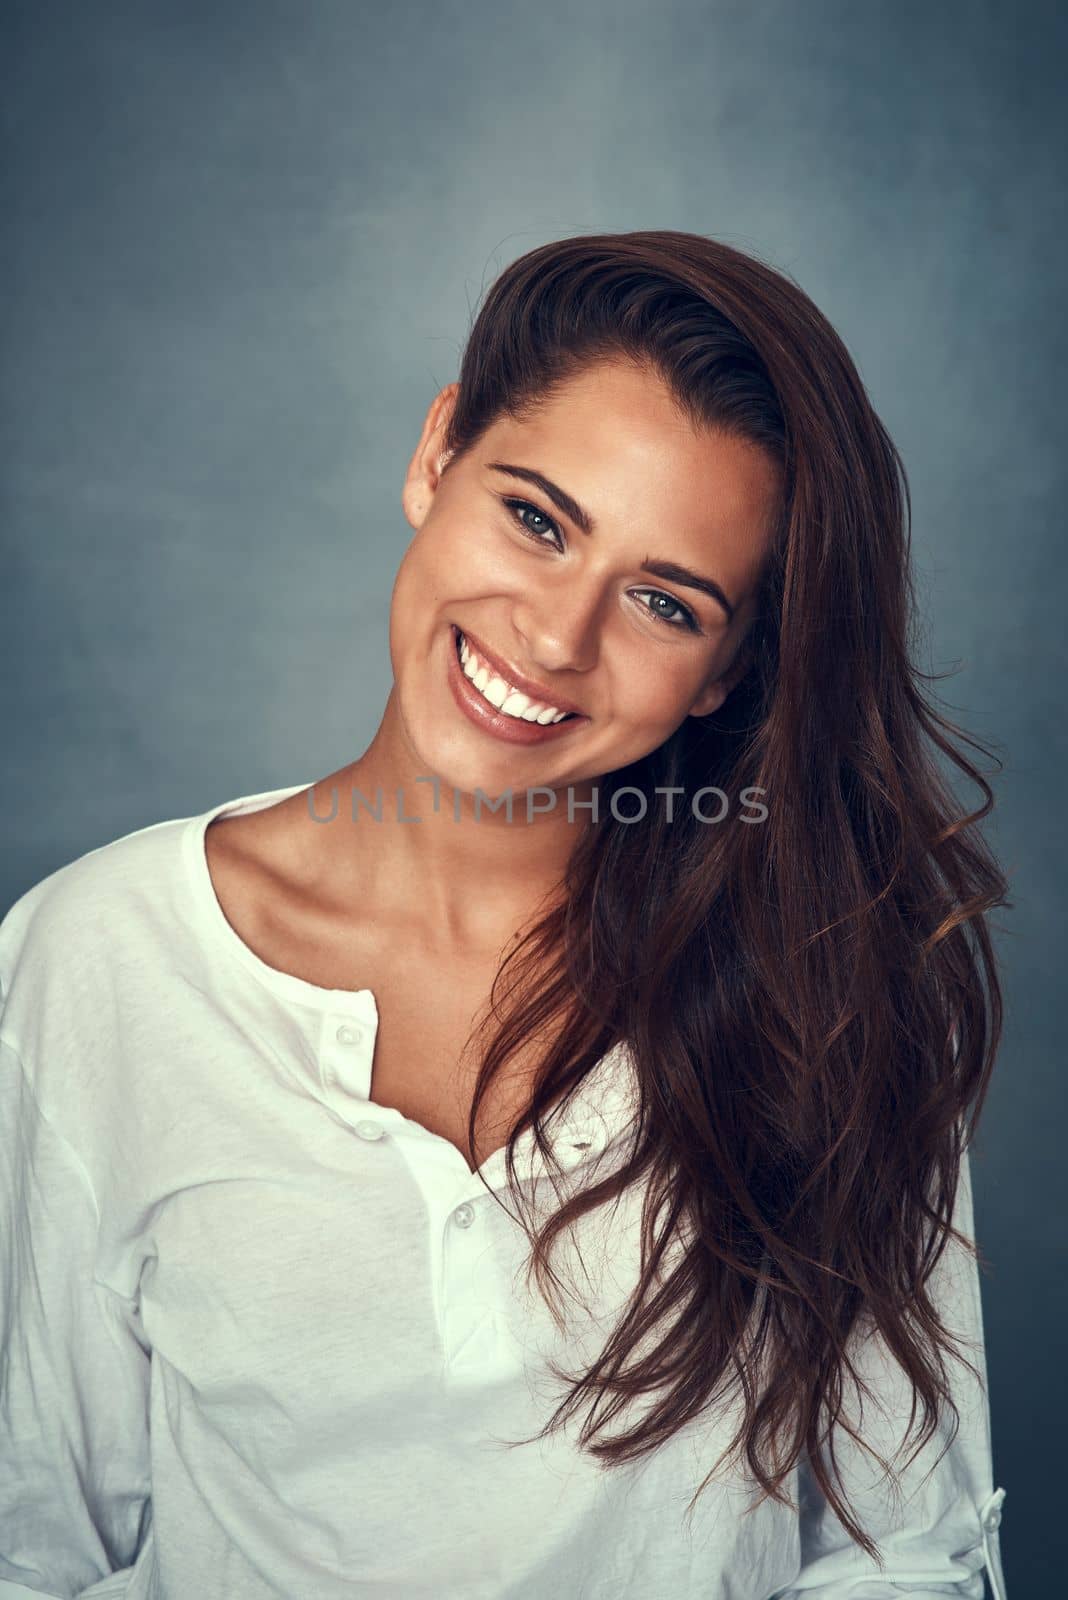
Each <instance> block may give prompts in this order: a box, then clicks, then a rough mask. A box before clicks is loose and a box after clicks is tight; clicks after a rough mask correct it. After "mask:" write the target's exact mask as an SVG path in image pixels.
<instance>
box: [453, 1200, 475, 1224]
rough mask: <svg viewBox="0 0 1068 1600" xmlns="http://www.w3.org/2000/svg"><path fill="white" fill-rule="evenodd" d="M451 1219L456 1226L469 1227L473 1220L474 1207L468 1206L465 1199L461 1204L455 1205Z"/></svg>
mask: <svg viewBox="0 0 1068 1600" xmlns="http://www.w3.org/2000/svg"><path fill="white" fill-rule="evenodd" d="M452 1220H453V1221H454V1222H455V1224H456V1226H457V1227H458V1228H469V1227H470V1226H471V1224H472V1222H474V1220H475V1208H474V1206H469V1205H468V1204H467V1201H466V1200H465V1201H464V1203H463V1205H462V1206H457V1207H456V1210H455V1211H454V1212H453V1214H452Z"/></svg>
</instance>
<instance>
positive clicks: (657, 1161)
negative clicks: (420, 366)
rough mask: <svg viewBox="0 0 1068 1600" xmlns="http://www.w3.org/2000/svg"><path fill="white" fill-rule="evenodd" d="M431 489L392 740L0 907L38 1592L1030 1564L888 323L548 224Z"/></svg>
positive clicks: (63, 873)
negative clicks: (1004, 1479) (1006, 1433)
mask: <svg viewBox="0 0 1068 1600" xmlns="http://www.w3.org/2000/svg"><path fill="white" fill-rule="evenodd" d="M403 507H404V511H405V514H406V516H407V518H408V521H409V522H410V524H411V525H412V527H413V529H414V530H415V536H414V538H413V539H412V542H411V544H410V545H409V547H408V549H407V551H406V553H405V555H404V558H403V560H402V561H401V563H400V569H399V572H398V575H397V579H396V584H395V587H394V591H393V597H392V609H391V613H390V635H389V644H390V656H391V662H392V667H393V676H394V683H393V688H392V690H391V693H390V695H389V698H388V701H387V703H386V707H385V711H384V714H383V717H382V721H381V725H380V727H379V729H378V732H377V733H376V735H375V737H374V739H373V741H372V742H371V745H370V746H369V748H368V749H367V750H366V751H365V752H364V753H363V754H362V755H361V756H360V757H358V759H356V760H355V761H352V762H350V763H348V764H347V765H345V766H343V767H341V768H340V769H339V770H338V771H336V772H333V773H331V774H330V775H328V776H327V777H325V778H322V779H320V780H318V781H317V782H315V783H313V784H309V783H301V784H297V785H292V786H287V787H286V788H284V789H280V790H272V791H269V792H266V793H259V794H254V795H246V796H243V797H241V798H239V799H237V800H231V801H228V802H224V803H223V804H220V805H216V806H214V807H213V808H212V809H211V810H210V811H208V812H206V813H204V814H203V815H201V816H198V817H193V818H184V819H179V820H176V821H169V822H163V823H159V824H156V825H155V826H153V827H149V828H144V829H141V830H140V831H139V832H137V833H134V834H132V835H128V836H126V837H125V838H123V839H120V840H117V841H115V842H113V843H111V844H108V845H106V846H104V847H102V848H101V849H98V850H95V851H92V852H90V853H89V854H88V855H87V856H84V857H82V858H81V859H80V860H78V861H75V862H74V863H72V864H71V865H69V866H67V867H65V868H63V869H61V870H60V871H59V872H56V873H53V874H52V875H51V877H49V878H47V879H45V880H44V881H43V882H42V883H40V884H38V885H37V886H36V887H35V888H34V889H32V890H31V891H30V892H29V893H28V894H26V895H24V896H23V898H22V899H21V900H20V901H19V902H18V903H17V904H16V905H15V906H14V907H13V908H12V910H11V911H10V912H9V913H8V915H7V917H6V918H5V920H4V922H3V924H2V926H0V974H2V981H3V995H4V1008H3V1016H2V1036H3V1040H4V1051H3V1057H2V1060H3V1079H2V1084H3V1094H4V1097H5V1106H6V1120H5V1122H4V1127H5V1129H6V1130H7V1136H6V1138H5V1140H4V1142H3V1143H4V1163H5V1168H4V1180H5V1181H4V1184H3V1187H2V1189H0V1194H2V1196H3V1204H4V1206H5V1208H6V1216H5V1227H4V1238H5V1240H6V1241H7V1246H6V1250H5V1253H4V1255H3V1257H2V1260H3V1273H4V1276H3V1280H2V1281H3V1305H4V1322H3V1328H4V1345H3V1366H2V1369H0V1372H2V1382H3V1405H2V1406H0V1429H2V1432H0V1529H2V1533H0V1578H2V1579H3V1580H4V1582H0V1596H5V1595H17V1594H24V1593H49V1594H53V1595H62V1596H69V1595H74V1594H78V1593H81V1594H90V1595H125V1596H129V1597H133V1600H141V1597H143V1596H147V1595H149V1594H151V1595H153V1596H158V1597H166V1600H186V1597H193V1596H195V1597H196V1600H215V1597H218V1600H222V1597H223V1596H225V1597H226V1600H260V1597H263V1596H277V1595H284V1596H289V1597H294V1600H304V1597H320V1596H321V1597H324V1600H333V1597H335V1596H351V1595H364V1596H368V1597H372V1596H374V1597H379V1596H381V1597H384V1596H387V1595H388V1596H397V1597H401V1596H403V1597H405V1600H412V1597H420V1596H428V1597H429V1596H434V1597H435V1600H440V1597H442V1596H446V1597H452V1596H455V1597H457V1600H459V1597H463V1600H480V1597H485V1600H491V1597H492V1600H497V1597H508V1600H520V1597H523V1600H533V1597H541V1596H551V1597H558V1596H564V1597H568V1600H571V1597H575V1600H579V1597H581V1600H595V1597H597V1600H601V1597H603V1600H609V1597H611V1600H620V1597H623V1600H638V1597H641V1600H649V1597H656V1600H660V1597H669V1600H671V1597H678V1600H683V1597H687V1600H691V1597H692V1600H696V1597H698V1596H700V1597H701V1600H712V1597H714V1596H719V1597H721V1600H727V1597H728V1596H730V1597H731V1600H735V1597H739V1596H745V1597H749V1596H751V1597H753V1600H766V1597H770V1596H775V1597H777V1600H794V1597H799V1596H801V1595H806V1596H820V1597H822V1600H839V1597H841V1600H845V1597H846V1596H847V1595H848V1596H850V1597H852V1596H854V1595H858V1594H859V1593H860V1592H863V1593H864V1594H865V1595H866V1596H872V1597H875V1596H884V1595H889V1594H890V1593H891V1592H892V1593H893V1594H895V1595H897V1594H901V1593H907V1594H913V1595H917V1596H919V1595H924V1596H928V1595H930V1594H931V1593H933V1592H935V1591H937V1592H938V1593H939V1594H955V1595H960V1596H962V1597H963V1596H969V1597H978V1596H980V1595H981V1594H982V1593H983V1573H984V1571H985V1572H986V1575H987V1578H988V1580H989V1582H990V1585H991V1588H992V1591H993V1593H994V1595H995V1600H1004V1585H1003V1579H1002V1575H1001V1569H1000V1563H999V1553H998V1535H997V1526H998V1520H999V1516H1000V1506H1001V1501H1002V1499H1003V1497H1004V1491H1003V1490H1001V1489H998V1490H994V1488H993V1482H992V1478H991V1457H990V1442H989V1412H988V1409H987V1403H986V1395H985V1369H984V1355H983V1341H982V1319H981V1311H980V1301H979V1280H978V1272H977V1265H976V1256H975V1252H974V1249H973V1245H972V1232H973V1225H972V1210H971V1193H970V1183H969V1167H968V1145H969V1144H970V1141H971V1138H972V1135H973V1132H974V1127H975V1121H976V1118H977V1117H978V1114H979V1111H980V1109H981V1106H982V1103H983V1100H984V1097H985V1094H986V1090H987V1085H988V1081H989V1075H990V1071H991V1067H992V1064H993V1060H994V1056H995V1054H996V1049H997V1045H998V1041H999V1036H1000V1027H1001V998H1000V991H999V985H998V977H997V972H996V964H995V961H994V958H993V954H992V944H991V939H990V934H989V930H988V926H987V921H988V916H989V912H990V911H991V910H992V909H993V907H994V906H996V905H998V904H1005V903H1007V902H1006V900H1005V889H1006V882H1005V879H1004V878H1003V877H1002V875H1001V873H1000V871H999V869H998V867H997V865H996V864H995V862H994V860H993V859H992V857H991V856H990V855H989V854H988V852H987V849H986V847H985V845H984V843H983V841H982V839H981V837H980V835H979V833H978V832H977V830H976V824H977V823H978V822H979V821H980V820H981V819H982V817H983V816H984V815H985V814H986V812H987V810H988V809H989V805H990V801H991V791H990V789H989V786H988V785H987V783H986V781H985V779H984V778H983V777H982V776H981V774H980V773H979V771H978V770H977V769H976V768H975V767H973V766H972V765H971V764H970V763H969V761H968V760H967V759H966V757H965V756H964V755H963V754H962V753H960V751H959V750H958V748H957V746H956V745H955V743H954V742H953V740H952V738H951V735H952V734H953V733H954V732H956V731H957V730H955V729H953V728H952V726H951V724H949V723H947V722H945V721H944V720H943V719H942V718H941V717H940V716H939V715H938V714H937V713H936V712H935V711H934V709H933V708H932V707H931V705H930V704H929V703H928V701H927V700H926V699H925V697H924V694H923V692H922V689H921V686H920V682H919V680H920V679H921V677H922V676H923V675H922V674H921V673H919V672H918V671H917V669H916V668H915V667H914V666H913V665H912V664H911V662H910V658H909V649H908V645H909V627H910V622H911V610H910V605H911V590H910V582H911V579H910V572H909V549H908V523H907V515H908V501H907V490H906V487H905V479H904V474H903V471H902V470H901V466H900V462H899V458H898V456H897V453H896V451H895V448H894V446H893V444H892V443H891V441H890V439H889V438H888V436H887V434H886V432H885V429H884V428H883V426H882V424H881V423H880V421H879V419H878V417H877V416H876V415H875V413H874V411H873V410H872V407H871V404H870V402H869V400H868V398H867V396H866V394H865V392H864V390H863V387H862V385H861V383H860V380H859V378H858V376H857V373H856V370H855V368H854V366H853V364H852V362H851V361H850V359H849V356H848V355H847V353H846V351H845V350H844V348H843V346H842V344H841V343H840V341H839V340H838V338H837V337H836V335H835V334H834V332H833V331H832V329H831V328H830V327H829V326H828V324H827V322H826V321H825V319H824V318H823V317H822V316H821V315H820V313H819V312H818V311H817V310H816V309H815V307H814V306H813V305H812V304H811V302H810V301H809V300H808V299H807V298H806V296H805V295H804V294H803V293H802V292H801V291H800V290H799V289H798V288H797V287H796V286H795V285H794V284H793V283H791V282H790V281H789V280H787V279H786V278H784V277H782V276H780V275H779V274H777V273H775V272H773V271H771V270H770V269H769V268H767V267H766V266H764V265H762V264H761V263H759V262H758V261H756V260H753V259H751V258H749V257H747V256H745V255H742V254H740V253H738V252H737V251H735V250H732V249H729V248H727V247H726V246H724V245H721V244H718V243H715V242H713V241H711V240H708V239H705V238H701V237H698V236H695V235H690V234H685V233H677V232H652V233H630V234H623V235H607V236H595V237H584V238H577V239H571V240H566V241H564V242H562V243H553V244H549V245H546V246H543V247H541V248H539V249H536V250H533V251H531V252H529V253H528V254H527V255H525V256H523V257H522V258H521V259H519V260H518V261H516V262H514V263H513V264H512V265H511V266H510V267H509V268H508V269H507V270H506V271H505V272H504V273H503V275H502V276H501V277H500V279H499V280H498V281H497V283H496V284H495V285H494V286H493V288H492V290H491V292H490V293H489V295H488V297H487V299H486V302H485V304H484V306H483V308H482V310H481V311H480V313H479V315H478V318H477V320H476V321H475V324H474V327H473V330H472V332H471V335H470V338H469V341H468V344H467V347H466V350H465V353H464V357H463V362H462V366H461V370H460V376H459V381H458V383H452V384H448V385H447V386H446V387H445V388H444V389H442V391H441V392H440V394H438V395H437V396H436V397H435V399H434V401H433V403H432V405H431V406H430V409H429V411H428V413H427V416H426V420H425V422H424V425H423V430H422V434H421V436H420V439H419V442H418V444H417V446H416V449H415V452H414V454H413V456H412V458H411V463H410V466H409V469H408V474H407V478H406V481H405V484H404V490H403ZM969 742H970V741H969ZM936 749H937V750H940V751H941V752H942V754H943V755H946V756H948V757H949V758H950V759H951V760H953V761H954V762H955V763H956V764H957V766H958V767H960V768H961V769H962V770H963V771H964V772H965V773H966V774H967V775H968V776H970V777H971V778H972V779H973V780H974V781H975V782H976V783H977V784H978V785H979V787H980V788H981V789H982V790H983V792H984V795H985V804H984V805H983V807H982V808H981V809H980V810H978V811H976V812H974V813H972V814H962V813H961V811H960V809H959V807H958V805H957V803H956V801H955V800H954V798H953V796H952V792H951V790H950V788H949V787H948V785H947V783H946V782H945V781H944V779H943V778H942V777H941V776H940V775H939V771H938V768H937V766H936V764H935V751H936Z"/></svg>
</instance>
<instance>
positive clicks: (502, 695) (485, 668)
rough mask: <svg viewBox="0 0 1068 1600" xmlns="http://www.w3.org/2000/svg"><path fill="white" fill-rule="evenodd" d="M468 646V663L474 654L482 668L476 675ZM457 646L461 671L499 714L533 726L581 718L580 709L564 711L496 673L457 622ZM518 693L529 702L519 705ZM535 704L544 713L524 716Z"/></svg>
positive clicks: (551, 725) (455, 628)
mask: <svg viewBox="0 0 1068 1600" xmlns="http://www.w3.org/2000/svg"><path fill="white" fill-rule="evenodd" d="M465 647H466V650H467V652H468V655H467V663H468V665H469V664H470V660H471V656H472V655H473V656H474V658H475V660H476V661H477V662H478V663H479V670H478V672H477V673H476V674H475V675H474V676H472V675H471V674H470V673H469V672H468V671H467V670H466V667H465V661H464V651H465ZM453 649H454V650H455V651H456V660H457V662H458V663H459V667H460V671H461V672H462V673H463V675H464V677H465V678H466V679H467V681H468V683H469V684H470V685H471V687H472V689H473V690H474V691H475V693H476V694H479V695H481V696H482V699H483V700H485V702H486V704H487V705H488V706H490V707H491V708H492V709H493V710H494V711H496V712H497V713H498V714H499V715H501V716H505V717H511V718H513V719H514V720H515V721H516V722H520V723H527V724H528V725H532V726H535V727H553V726H556V725H557V724H559V723H561V722H573V721H575V720H577V719H578V716H579V714H578V713H577V712H575V711H564V712H561V711H559V710H558V709H557V708H556V707H555V706H553V704H552V702H551V701H548V700H535V699H534V698H533V696H531V695H529V694H527V692H526V690H525V689H518V688H516V687H515V686H514V685H513V684H510V683H508V681H507V680H506V679H505V678H504V677H502V676H501V675H500V674H499V673H498V672H496V670H495V669H494V668H493V667H491V666H490V665H489V664H488V663H484V662H483V661H482V657H481V656H480V655H479V654H478V651H477V650H473V649H472V646H471V645H470V644H469V643H468V641H467V638H466V635H465V634H464V633H463V632H462V630H461V629H460V628H458V627H456V626H455V625H454V626H453ZM483 673H485V674H486V676H485V679H484V684H483V686H481V687H480V685H479V684H478V683H477V681H476V679H477V678H478V677H480V676H482V674H483ZM494 682H496V683H497V685H498V688H497V689H496V691H495V693H494V697H493V698H492V699H491V698H490V696H489V695H488V693H487V692H486V691H487V689H488V688H489V687H490V685H491V684H493V683H494ZM501 685H503V691H502V688H501V687H500V686H501ZM517 695H518V696H521V697H522V699H523V700H524V701H525V702H526V704H525V705H524V706H518V705H516V704H515V703H514V700H513V697H514V696H517ZM510 700H513V707H512V709H511V710H509V711H505V710H504V709H503V708H504V706H506V705H507V704H508V702H509V701H510ZM535 706H540V707H541V708H542V712H541V714H539V715H537V716H533V717H531V716H524V715H523V712H524V711H529V710H530V709H531V708H533V707H535ZM546 712H551V713H552V715H544V714H545V713H546ZM543 716H544V721H543V720H542V717H543Z"/></svg>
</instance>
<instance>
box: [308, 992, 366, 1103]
mask: <svg viewBox="0 0 1068 1600" xmlns="http://www.w3.org/2000/svg"><path fill="white" fill-rule="evenodd" d="M368 1040H369V1030H368V1027H367V1025H366V1023H365V1022H363V1021H362V1020H361V1019H359V1018H357V1017H349V1016H346V1015H345V1013H344V1012H342V1013H341V1015H340V1016H338V1014H337V1013H336V1012H335V1013H334V1015H333V1016H324V1018H323V1027H322V1034H321V1043H320V1050H321V1061H322V1066H321V1069H320V1070H321V1074H322V1080H323V1083H324V1085H325V1086H326V1087H327V1088H328V1089H330V1090H336V1091H337V1092H338V1093H339V1094H341V1095H343V1096H344V1097H345V1098H346V1099H347V1100H349V1101H350V1102H351V1101H352V1100H356V1101H359V1100H361V1099H362V1100H366V1099H367V1096H368V1094H369V1092H370V1078H371V1074H370V1067H369V1064H368V1051H367V1045H368ZM339 1109H340V1108H339ZM341 1114H342V1116H344V1117H345V1119H346V1120H350V1118H349V1112H348V1109H346V1110H343V1111H342V1112H341Z"/></svg>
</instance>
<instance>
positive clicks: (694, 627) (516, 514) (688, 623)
mask: <svg viewBox="0 0 1068 1600" xmlns="http://www.w3.org/2000/svg"><path fill="white" fill-rule="evenodd" d="M501 498H502V500H503V502H504V504H505V505H506V506H507V507H508V510H509V511H510V512H511V513H512V516H513V518H514V520H515V522H516V523H517V524H518V527H519V531H520V532H521V533H524V534H525V535H526V536H527V538H528V539H532V540H533V541H534V543H535V544H544V543H545V540H544V539H543V538H542V537H541V534H540V533H534V532H533V530H532V529H530V528H528V527H527V525H526V523H525V522H524V521H523V519H522V516H521V513H522V512H524V511H533V513H534V515H535V516H536V517H540V518H541V519H542V521H543V522H546V523H548V525H549V527H550V528H551V529H552V530H553V532H554V533H556V534H559V532H560V529H559V528H558V527H557V525H556V523H555V522H554V521H553V519H552V517H550V516H548V515H547V514H546V513H545V512H544V511H542V509H541V507H540V506H536V505H534V504H533V503H532V502H531V501H530V500H517V499H514V498H511V497H509V496H506V495H502V497H501ZM638 593H639V594H656V595H660V597H661V599H663V600H668V601H670V603H671V604H672V605H673V606H678V608H679V610H680V612H681V613H682V615H683V617H684V618H685V621H682V622H679V621H676V619H675V618H674V617H665V616H661V614H660V613H659V612H658V611H649V607H648V606H646V607H645V608H644V609H645V610H646V611H649V615H650V616H651V617H652V618H654V620H655V621H657V622H662V623H663V624H664V626H665V627H666V628H675V629H680V628H681V629H685V631H686V632H687V633H700V632H701V628H700V626H699V624H698V621H697V618H696V617H695V616H694V614H693V612H692V611H691V610H690V608H689V606H684V605H683V603H682V601H681V600H676V599H675V596H674V595H673V594H665V593H664V591H663V590H662V589H639V590H638Z"/></svg>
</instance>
